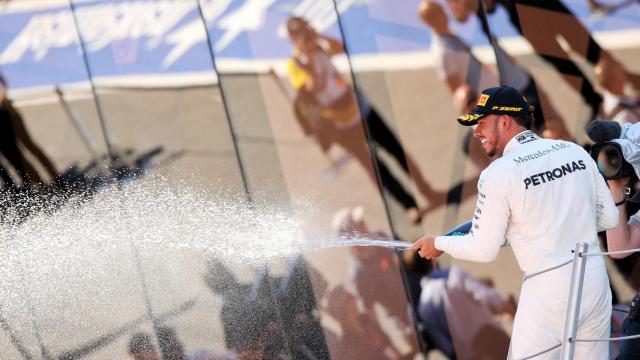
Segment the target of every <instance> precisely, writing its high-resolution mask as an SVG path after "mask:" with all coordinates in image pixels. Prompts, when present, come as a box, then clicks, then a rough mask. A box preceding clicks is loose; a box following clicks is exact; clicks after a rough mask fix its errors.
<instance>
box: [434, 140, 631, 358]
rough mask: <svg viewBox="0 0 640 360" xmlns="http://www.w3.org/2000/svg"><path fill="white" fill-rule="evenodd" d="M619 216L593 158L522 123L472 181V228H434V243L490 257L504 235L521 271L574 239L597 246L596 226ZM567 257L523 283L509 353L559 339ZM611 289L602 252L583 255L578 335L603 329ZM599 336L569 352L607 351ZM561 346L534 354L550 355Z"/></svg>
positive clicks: (604, 333)
mask: <svg viewBox="0 0 640 360" xmlns="http://www.w3.org/2000/svg"><path fill="white" fill-rule="evenodd" d="M617 223H618V211H617V209H616V207H615V205H614V202H613V199H612V197H611V195H610V192H609V190H608V188H607V185H606V183H605V181H604V179H603V177H602V176H601V175H600V174H599V173H598V170H597V168H596V164H595V162H594V161H593V160H592V159H591V157H590V156H589V154H588V153H587V152H586V151H584V150H583V149H582V148H581V147H579V146H578V145H576V144H574V143H571V142H566V141H559V140H546V139H540V138H539V137H538V136H537V135H535V134H534V133H533V132H531V131H523V132H521V133H520V134H518V135H517V136H515V137H514V138H513V139H511V140H510V141H509V143H507V146H506V147H505V149H504V155H503V156H502V157H501V158H499V159H497V160H495V161H494V162H493V163H492V164H491V165H489V166H488V167H487V168H486V169H485V170H484V171H483V172H482V174H481V175H480V180H479V181H478V202H477V206H476V210H475V213H474V216H473V225H472V228H471V229H472V232H471V233H469V234H468V235H465V236H440V237H437V238H436V243H435V246H436V248H437V249H439V250H442V251H444V252H446V253H447V254H450V255H451V256H453V257H455V258H458V259H464V260H471V261H480V262H488V261H491V260H493V259H494V258H495V257H496V255H497V253H498V250H499V249H500V247H501V245H502V244H503V243H504V242H505V240H507V241H508V242H509V244H510V245H511V247H512V249H513V252H514V254H515V257H516V260H517V261H518V265H519V266H520V268H521V269H522V271H524V273H525V275H527V274H533V273H535V272H538V271H541V270H544V269H548V268H551V267H553V266H556V265H559V264H561V263H563V262H566V261H567V260H570V259H572V258H573V255H572V253H571V251H572V250H574V249H575V246H576V243H577V242H586V243H587V244H588V246H589V251H598V250H599V243H598V237H597V232H598V231H602V230H605V229H610V228H612V227H614V226H616V225H617ZM570 279H571V265H565V266H563V267H560V268H558V269H555V270H551V271H549V272H546V273H544V274H541V275H537V276H534V277H531V278H529V279H527V280H525V282H524V283H523V285H522V291H521V294H520V302H519V305H518V310H517V313H516V317H515V321H514V324H513V334H512V338H511V349H510V354H511V357H512V358H514V359H520V358H524V357H527V356H530V355H533V354H536V353H538V352H540V351H543V350H545V349H548V348H550V347H552V346H554V345H557V344H559V343H561V341H562V333H563V329H564V320H565V315H566V310H567V300H568V298H569V285H570ZM610 316H611V292H610V289H609V280H608V277H607V273H606V269H605V266H604V259H603V258H602V257H601V256H592V257H588V258H587V262H586V271H585V279H584V287H583V292H582V300H581V306H580V316H579V323H578V333H577V337H578V338H605V337H609V324H610ZM608 348H609V344H608V343H606V342H598V343H584V342H580V343H577V345H576V352H575V358H576V359H608V358H609V351H608ZM559 355H560V348H557V349H556V350H554V351H551V352H548V353H546V354H544V355H542V356H539V357H536V359H555V358H558V357H559Z"/></svg>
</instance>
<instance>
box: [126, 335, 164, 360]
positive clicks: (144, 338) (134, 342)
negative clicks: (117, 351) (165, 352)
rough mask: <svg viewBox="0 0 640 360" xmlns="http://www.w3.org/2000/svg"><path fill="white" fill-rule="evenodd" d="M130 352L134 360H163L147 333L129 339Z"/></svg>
mask: <svg viewBox="0 0 640 360" xmlns="http://www.w3.org/2000/svg"><path fill="white" fill-rule="evenodd" d="M128 352H129V355H130V356H131V358H132V359H133V360H161V359H160V354H158V351H157V350H156V347H155V345H153V341H152V340H151V336H149V334H147V333H145V332H138V333H135V334H133V335H132V336H131V338H129V345H128Z"/></svg>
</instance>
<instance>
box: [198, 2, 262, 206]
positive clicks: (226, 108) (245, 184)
mask: <svg viewBox="0 0 640 360" xmlns="http://www.w3.org/2000/svg"><path fill="white" fill-rule="evenodd" d="M196 3H197V4H198V13H199V14H200V20H201V21H202V26H204V33H205V36H206V42H207V48H208V49H209V56H210V57H211V65H212V66H213V72H214V73H215V74H216V77H217V78H218V89H219V90H220V99H221V100H222V108H223V109H224V115H225V118H226V119H227V126H229V132H230V133H231V142H233V150H234V152H235V155H236V160H237V161H238V167H239V168H240V177H241V178H242V185H243V187H244V194H245V197H246V198H247V202H248V203H249V205H253V197H252V196H251V191H250V190H249V181H248V180H247V175H246V173H245V171H244V164H243V162H242V157H241V156H240V148H239V147H238V135H237V134H236V130H235V127H234V126H233V122H232V121H231V115H230V113H229V105H228V103H227V98H226V96H225V94H224V89H223V88H222V79H221V77H220V72H218V65H217V64H216V55H215V52H214V51H213V45H212V44H211V35H210V34H209V27H208V26H207V19H206V18H205V17H204V12H203V11H202V4H201V3H200V0H196Z"/></svg>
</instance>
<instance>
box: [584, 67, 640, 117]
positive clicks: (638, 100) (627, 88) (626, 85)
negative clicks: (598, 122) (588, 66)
mask: <svg viewBox="0 0 640 360" xmlns="http://www.w3.org/2000/svg"><path fill="white" fill-rule="evenodd" d="M594 73H595V79H596V80H597V81H598V84H599V85H600V87H602V88H603V96H604V101H603V103H602V111H603V114H602V115H603V117H604V118H605V119H608V120H613V121H615V122H617V123H618V124H620V125H622V124H625V123H631V124H635V123H637V122H638V121H640V92H638V91H634V89H633V87H632V86H631V84H632V80H631V79H630V78H629V76H628V74H627V73H625V72H624V71H621V69H620V68H619V67H616V66H611V64H610V63H607V62H599V63H598V64H597V65H596V67H595V68H594Z"/></svg>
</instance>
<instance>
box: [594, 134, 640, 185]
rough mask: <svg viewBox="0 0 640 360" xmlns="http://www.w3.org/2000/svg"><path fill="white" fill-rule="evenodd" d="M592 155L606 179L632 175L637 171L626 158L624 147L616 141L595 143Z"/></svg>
mask: <svg viewBox="0 0 640 360" xmlns="http://www.w3.org/2000/svg"><path fill="white" fill-rule="evenodd" d="M591 157H592V158H593V160H594V161H595V162H596V164H597V166H598V171H600V173H601V174H602V176H604V178H605V179H606V180H613V179H619V178H623V177H631V176H633V175H634V173H635V172H634V170H633V166H631V164H629V163H628V162H627V160H625V158H624V154H623V152H622V147H621V146H620V144H618V143H617V142H615V141H603V142H600V143H596V144H593V145H592V146H591Z"/></svg>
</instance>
